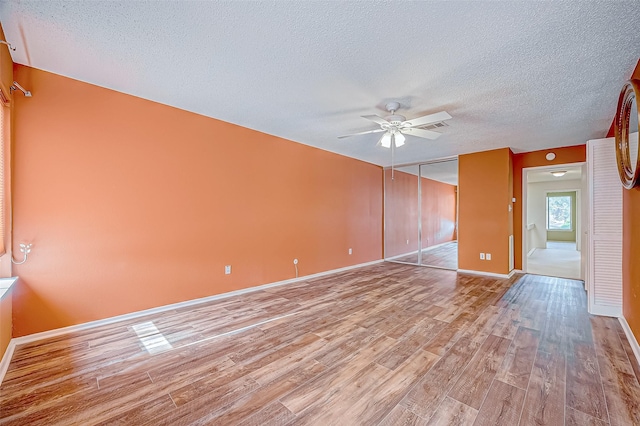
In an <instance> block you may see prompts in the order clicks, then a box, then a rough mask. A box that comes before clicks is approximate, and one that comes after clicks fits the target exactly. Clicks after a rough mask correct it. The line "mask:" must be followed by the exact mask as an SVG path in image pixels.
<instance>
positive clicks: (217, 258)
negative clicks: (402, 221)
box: [13, 66, 383, 336]
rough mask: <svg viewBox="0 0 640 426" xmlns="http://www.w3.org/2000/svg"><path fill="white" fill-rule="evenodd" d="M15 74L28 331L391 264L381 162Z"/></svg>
mask: <svg viewBox="0 0 640 426" xmlns="http://www.w3.org/2000/svg"><path fill="white" fill-rule="evenodd" d="M14 71H15V75H16V78H17V79H18V80H19V81H20V82H21V84H22V85H23V86H25V87H27V88H29V89H30V90H31V91H32V93H33V98H23V97H16V102H15V108H16V114H15V121H14V126H15V127H14V130H15V133H14V137H15V148H14V197H13V202H14V242H15V243H16V244H18V243H20V242H31V243H33V251H32V253H31V255H30V257H29V260H28V261H27V263H25V264H24V265H19V266H16V267H15V269H14V273H15V274H16V275H19V276H20V281H19V283H18V285H17V287H16V288H15V290H14V302H13V319H14V336H22V335H25V334H29V333H34V332H39V331H44V330H49V329H53V328H57V327H63V326H68V325H72V324H78V323H82V322H86V321H92V320H97V319H101V318H105V317H110V316H114V315H119V314H124V313H128V312H133V311H137V310H141V309H147V308H151V307H155V306H160V305H165V304H170V303H174V302H180V301H184V300H189V299H194V298H199V297H204V296H209V295H213V294H218V293H223V292H228V291H231V290H237V289H242V288H247V287H252V286H256V285H260V284H264V283H269V282H274V281H278V280H284V279H289V278H293V277H294V276H295V270H294V265H293V259H294V258H298V259H299V261H300V263H299V265H298V267H299V270H300V275H301V276H302V275H308V274H313V273H317V272H321V271H327V270H331V269H335V268H340V267H345V266H349V265H354V264H359V263H363V262H368V261H373V260H376V259H380V258H381V256H382V179H383V173H382V169H381V168H380V167H377V166H374V165H371V164H368V163H364V162H360V161H357V160H353V159H350V158H347V157H343V156H340V155H336V154H332V153H329V152H326V151H322V150H319V149H315V148H312V147H309V146H305V145H302V144H298V143H293V142H290V141H287V140H284V139H281V138H278V137H275V136H270V135H266V134H263V133H260V132H256V131H253V130H249V129H247V128H243V127H239V126H235V125H231V124H228V123H225V122H221V121H218V120H215V119H211V118H207V117H204V116H200V115H197V114H193V113H189V112H186V111H183V110H179V109H175V108H171V107H168V106H165V105H161V104H158V103H154V102H150V101H146V100H143V99H140V98H136V97H132V96H128V95H124V94H121V93H118V92H115V91H111V90H107V89H103V88H100V87H97V86H92V85H89V84H86V83H82V82H79V81H75V80H71V79H68V78H64V77H61V76H57V75H54V74H50V73H47V72H44V71H40V70H36V69H32V68H29V67H24V66H16V67H15V70H14ZM349 248H352V249H353V255H351V256H350V255H349V254H348V249H349ZM227 264H230V265H232V274H231V275H224V265H227Z"/></svg>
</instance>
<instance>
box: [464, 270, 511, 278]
mask: <svg viewBox="0 0 640 426" xmlns="http://www.w3.org/2000/svg"><path fill="white" fill-rule="evenodd" d="M516 271H517V270H516V269H513V270H512V271H511V272H509V273H508V274H496V273H495V272H484V271H473V270H471V269H458V272H460V273H463V274H473V275H484V276H487V277H496V278H511V277H512V276H513V274H515V273H516Z"/></svg>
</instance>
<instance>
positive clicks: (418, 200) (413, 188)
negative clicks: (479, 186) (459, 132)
mask: <svg viewBox="0 0 640 426" xmlns="http://www.w3.org/2000/svg"><path fill="white" fill-rule="evenodd" d="M457 184H458V161H457V159H452V160H444V161H435V162H430V163H425V164H416V165H410V166H402V167H397V168H394V169H393V170H392V169H386V170H385V224H384V225H385V228H384V242H385V259H386V260H388V261H392V262H400V263H408V264H412V265H423V266H431V267H435V268H444V269H453V270H455V269H457V267H458V246H457V216H458V215H457V210H458V192H457V190H458V186H457Z"/></svg>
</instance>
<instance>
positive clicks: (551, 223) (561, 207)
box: [547, 194, 573, 231]
mask: <svg viewBox="0 0 640 426" xmlns="http://www.w3.org/2000/svg"><path fill="white" fill-rule="evenodd" d="M572 198H573V197H572V196H571V195H559V194H548V195H547V230H548V231H571V230H573V223H571V216H572V215H571V204H573V203H572Z"/></svg>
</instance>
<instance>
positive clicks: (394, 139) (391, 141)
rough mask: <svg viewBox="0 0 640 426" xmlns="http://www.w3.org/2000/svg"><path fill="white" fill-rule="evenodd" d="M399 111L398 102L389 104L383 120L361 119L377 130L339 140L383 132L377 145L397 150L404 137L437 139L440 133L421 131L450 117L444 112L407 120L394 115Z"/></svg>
mask: <svg viewBox="0 0 640 426" xmlns="http://www.w3.org/2000/svg"><path fill="white" fill-rule="evenodd" d="M398 109H400V103H399V102H389V103H388V104H387V105H386V110H387V111H388V112H389V114H390V115H388V116H387V117H385V118H382V117H379V116H377V115H363V116H362V118H364V119H366V120H369V121H373V122H374V123H376V124H378V125H380V128H379V129H374V130H367V131H364V132H359V133H354V134H351V135H345V136H339V139H342V138H347V137H350V136H356V135H364V134H368V133H378V132H384V134H383V135H382V137H381V138H380V140H379V141H378V145H381V146H383V147H384V148H392V147H394V148H398V147H400V146H402V145H404V144H405V141H406V138H405V136H404V135H412V136H417V137H419V138H425V139H431V140H434V139H437V138H438V137H440V135H441V133H438V132H434V131H432V130H427V129H422V128H421V127H425V126H428V125H432V124H433V123H438V122H442V121H444V120H449V119H450V118H451V116H450V115H449V114H448V113H447V112H446V111H440V112H436V113H435V114H429V115H425V116H422V117H417V118H414V119H413V120H407V119H406V117H405V116H403V115H400V114H396V111H397V110H398Z"/></svg>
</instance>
